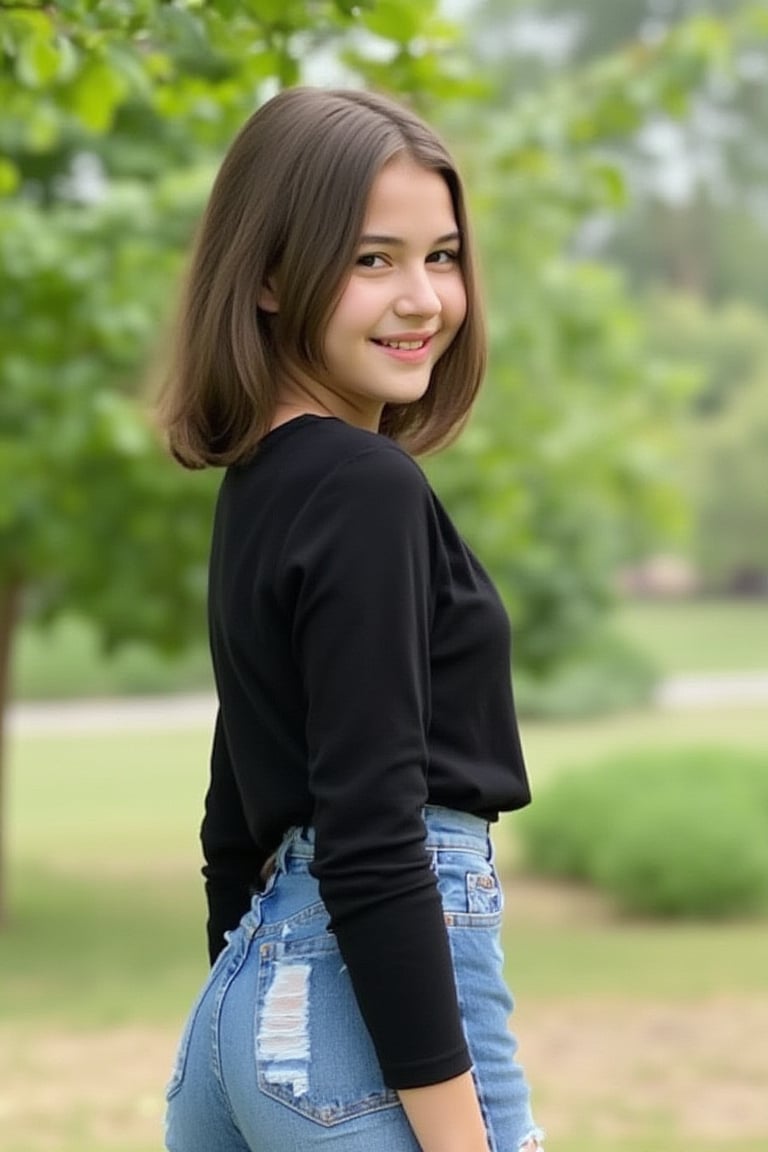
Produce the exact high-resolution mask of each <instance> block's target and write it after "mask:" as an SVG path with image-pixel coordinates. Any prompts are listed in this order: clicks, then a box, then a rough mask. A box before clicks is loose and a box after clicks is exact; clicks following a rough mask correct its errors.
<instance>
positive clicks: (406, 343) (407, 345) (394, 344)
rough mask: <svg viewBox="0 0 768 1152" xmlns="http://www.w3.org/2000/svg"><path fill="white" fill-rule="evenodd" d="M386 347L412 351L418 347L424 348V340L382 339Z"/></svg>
mask: <svg viewBox="0 0 768 1152" xmlns="http://www.w3.org/2000/svg"><path fill="white" fill-rule="evenodd" d="M380 343H381V344H383V345H384V347H385V348H399V349H400V350H401V351H403V352H412V351H414V350H415V349H416V348H423V347H424V341H423V340H381V341H380Z"/></svg>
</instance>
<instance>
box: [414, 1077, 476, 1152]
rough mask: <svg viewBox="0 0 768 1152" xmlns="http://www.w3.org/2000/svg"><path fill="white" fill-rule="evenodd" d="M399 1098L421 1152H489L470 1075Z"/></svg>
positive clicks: (445, 1081)
mask: <svg viewBox="0 0 768 1152" xmlns="http://www.w3.org/2000/svg"><path fill="white" fill-rule="evenodd" d="M398 1095H399V1097H400V1103H401V1104H402V1105H403V1108H404V1109H405V1114H406V1116H407V1117H408V1122H409V1124H410V1125H411V1128H413V1131H414V1134H415V1136H416V1139H417V1140H418V1142H419V1144H420V1145H421V1148H422V1152H488V1137H487V1135H486V1131H485V1124H484V1122H483V1117H482V1113H481V1112H480V1105H479V1103H478V1100H477V1093H476V1092H475V1084H474V1081H473V1079H472V1073H471V1072H464V1073H463V1074H462V1075H461V1076H456V1077H454V1079H453V1080H444V1081H443V1082H442V1083H441V1084H431V1085H429V1086H428V1087H426V1088H402V1089H400V1091H399V1093H398Z"/></svg>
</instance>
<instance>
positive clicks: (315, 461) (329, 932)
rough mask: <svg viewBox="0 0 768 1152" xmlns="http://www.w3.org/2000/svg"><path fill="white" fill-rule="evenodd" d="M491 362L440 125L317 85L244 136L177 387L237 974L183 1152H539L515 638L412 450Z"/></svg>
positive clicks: (209, 844)
mask: <svg viewBox="0 0 768 1152" xmlns="http://www.w3.org/2000/svg"><path fill="white" fill-rule="evenodd" d="M484 364H485V343H484V334H483V321H482V312H481V306H480V301H479V296H478V289H477V285H476V278H475V271H474V262H473V253H472V247H471V241H470V236H469V229H468V222H467V215H466V206H465V199H464V193H463V191H462V186H461V183H460V180H459V177H458V175H457V173H456V169H455V167H454V165H453V163H452V161H451V159H450V157H449V155H448V154H447V152H446V151H445V148H444V147H443V145H442V144H441V143H440V141H439V140H438V139H437V138H436V137H435V135H434V133H433V132H432V131H431V130H430V129H429V128H428V127H427V126H426V125H425V124H423V123H422V122H421V121H420V120H419V119H418V118H417V117H416V116H414V115H413V114H412V113H411V112H409V111H406V110H405V109H404V108H402V107H400V106H398V105H397V104H394V103H392V102H390V101H389V100H386V99H383V98H382V97H380V96H374V95H371V94H369V93H365V92H361V91H321V90H314V89H308V88H296V89H292V90H289V91H286V92H283V93H281V94H280V95H278V96H276V97H275V98H274V99H273V100H270V101H269V102H268V103H267V104H265V105H264V106H263V107H262V108H260V109H259V110H258V111H257V112H256V113H255V115H254V116H252V117H251V119H250V120H249V121H248V123H247V124H246V125H245V127H244V128H243V129H242V131H241V132H240V134H239V136H238V137H237V139H236V140H235V141H234V143H233V145H232V147H231V149H230V151H229V153H228V155H227V157H226V159H225V160H224V163H223V166H222V168H221V171H220V173H219V176H218V179H217V181H216V184H215V187H214V189H213V193H212V196H211V200H210V203H209V205H208V209H207V213H206V216H205V219H204V221H203V225H202V231H201V234H200V238H199V242H198V246H197V251H196V255H195V259H194V263H193V266H192V270H191V275H190V280H189V286H188V290H187V295H186V300H185V303H184V306H183V311H182V318H181V328H180V338H179V342H178V349H177V353H176V361H175V365H174V369H173V372H172V374H171V377H170V379H169V383H168V386H167V389H166V392H165V395H164V400H163V412H164V421H165V425H166V427H167V430H168V435H169V439H170V446H171V449H172V451H173V453H174V455H175V456H176V458H177V459H178V460H179V461H180V462H181V463H182V464H184V465H185V466H187V467H189V468H200V467H204V466H206V465H224V466H226V467H227V471H226V474H225V477H224V481H223V484H222V487H221V491H220V496H219V500H218V505H217V510H216V517H215V525H214V532H213V542H212V551H211V562H210V584H209V622H210V639H211V650H212V655H213V665H214V670H215V676H216V685H217V690H218V700H219V711H218V716H217V720H216V726H215V732H214V736H213V751H212V758H211V777H210V785H209V789H208V793H207V797H206V805H205V817H204V820H203V826H202V845H203V851H204V856H205V861H206V863H205V867H204V869H203V871H204V874H205V877H206V890H207V896H208V905H209V921H208V936H209V948H210V957H211V961H212V962H213V968H212V971H211V974H210V976H209V978H208V980H207V982H206V985H205V987H204V989H203V990H202V992H201V994H200V996H199V998H198V1000H197V1002H196V1004H195V1006H194V1008H193V1010H192V1012H191V1015H190V1017H189V1019H188V1022H187V1025H186V1027H185V1030H184V1033H183V1036H182V1040H181V1044H180V1048H179V1052H178V1055H177V1059H176V1064H175V1068H174V1072H173V1077H172V1079H171V1082H170V1085H169V1088H168V1117H167V1147H168V1149H170V1152H247V1150H249V1149H250V1150H252V1152H312V1150H313V1149H320V1148H323V1149H326V1148H333V1149H339V1152H416V1150H418V1149H421V1150H422V1152H489V1149H490V1150H491V1152H521V1150H524V1152H533V1150H534V1149H539V1148H540V1147H541V1144H540V1137H541V1134H540V1132H539V1130H538V1129H537V1128H536V1126H535V1124H534V1122H533V1119H532V1116H531V1112H530V1108H529V1093H528V1088H527V1085H526V1083H525V1080H524V1077H523V1074H522V1071H521V1069H520V1067H519V1066H518V1065H517V1064H516V1063H515V1059H514V1056H515V1047H516V1045H515V1041H514V1039H513V1038H512V1036H511V1034H510V1033H509V1031H508V1027H507V1025H508V1016H509V1013H510V1011H511V1007H512V1005H511V1000H510V997H509V994H508V992H507V990H506V988H505V986H504V982H503V976H502V956H501V950H500V947H499V928H500V920H501V891H500V888H499V883H498V879H497V877H496V874H495V871H494V867H493V862H492V854H491V848H490V845H489V840H488V822H489V821H492V820H495V819H496V817H497V815H498V812H499V811H500V810H509V809H515V808H520V807H522V806H523V805H525V804H527V803H528V800H529V792H528V784H527V781H526V775H525V768H524V764H523V757H522V753H521V749H520V742H519V737H518V730H517V724H516V720H515V712H514V706H513V701H512V693H511V688H510V680H509V628H508V624H507V619H506V616H505V613H504V610H503V608H502V605H501V602H500V600H499V598H498V596H497V594H496V592H495V590H494V588H493V586H492V584H491V583H490V581H489V579H488V577H487V575H486V574H485V572H484V571H483V569H482V568H481V567H480V565H479V564H478V562H477V560H476V559H475V557H474V556H473V555H472V553H471V552H470V551H469V549H468V548H467V546H466V545H465V544H464V542H463V541H462V539H461V538H460V536H459V535H458V533H457V532H456V529H455V528H454V526H453V525H452V523H451V521H450V520H449V518H448V516H447V515H446V513H445V511H444V510H443V508H442V507H441V505H440V503H439V502H438V500H437V498H436V497H435V495H434V493H433V492H432V491H431V489H430V487H429V485H428V483H427V480H426V479H425V476H424V474H423V472H422V471H421V470H420V469H419V467H418V466H417V464H416V463H415V462H414V460H413V455H414V454H418V453H422V452H425V451H427V450H429V449H434V448H435V447H436V446H439V445H442V444H444V443H446V442H447V441H448V440H450V439H451V438H452V437H453V436H455V435H456V433H457V431H458V430H459V429H460V427H461V426H462V424H463V423H464V421H465V419H466V417H467V414H468V412H469V409H470V406H471V404H472V401H473V399H474V398H475V395H476V393H477V389H478V386H479V384H480V381H481V376H482V374H483V370H484Z"/></svg>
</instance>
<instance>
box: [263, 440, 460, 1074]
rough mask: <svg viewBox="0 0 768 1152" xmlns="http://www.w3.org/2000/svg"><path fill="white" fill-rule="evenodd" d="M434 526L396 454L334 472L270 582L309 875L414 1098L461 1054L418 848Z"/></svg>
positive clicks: (435, 897) (440, 932)
mask: <svg viewBox="0 0 768 1152" xmlns="http://www.w3.org/2000/svg"><path fill="white" fill-rule="evenodd" d="M438 551H439V540H438V530H437V528H436V524H435V513H434V508H433V506H432V501H431V495H430V492H429V488H428V486H427V484H426V481H425V479H424V477H423V475H422V474H421V473H420V471H419V470H418V468H417V467H416V466H415V465H414V464H413V462H412V461H411V460H409V459H408V458H407V457H406V456H405V455H404V454H403V453H401V452H399V451H398V450H396V449H394V448H386V447H381V448H376V449H374V450H371V451H369V452H363V453H360V455H359V456H356V457H353V458H351V459H350V458H347V459H346V460H345V461H344V462H343V463H342V464H340V465H339V466H337V467H336V468H334V469H332V470H331V471H330V472H329V474H328V475H327V477H326V479H325V480H324V481H323V483H322V484H321V485H320V486H318V488H317V489H316V490H315V492H314V493H313V496H312V498H311V500H310V501H309V502H308V503H307V505H306V506H305V509H304V511H303V513H302V515H301V517H299V518H298V520H297V521H295V522H294V524H293V526H292V529H291V532H290V534H289V537H288V539H287V541H286V548H285V552H284V563H285V569H284V572H283V575H282V578H281V586H282V587H283V588H284V589H286V590H289V592H290V595H291V596H292V598H293V602H292V603H291V604H289V605H288V606H287V611H288V613H289V614H290V615H291V616H292V617H293V619H294V622H295V623H294V638H293V639H294V651H295V654H296V659H297V662H298V664H299V666H300V668H301V671H302V677H303V680H304V685H305V692H306V699H307V723H306V734H307V749H308V762H309V782H310V788H311V791H312V795H313V800H314V815H313V824H314V826H315V829H316V849H315V861H314V864H313V872H314V874H315V875H316V876H317V878H318V880H319V883H320V891H321V894H322V896H323V899H324V901H325V904H326V906H327V908H328V911H329V914H330V918H331V923H330V927H331V929H332V930H333V931H334V932H335V934H336V937H337V940H338V944H339V948H340V950H341V952H342V955H343V957H344V960H345V963H346V966H347V969H348V971H349V974H350V978H351V980H352V984H353V987H354V990H355V995H356V997H357V1001H358V1004H359V1006H360V1010H361V1013H362V1016H363V1019H364V1020H365V1023H366V1025H367V1027H368V1031H369V1033H370V1035H371V1038H372V1040H373V1043H374V1047H375V1049H376V1052H377V1055H378V1058H379V1063H380V1064H381V1067H382V1071H383V1073H384V1078H385V1081H386V1083H387V1084H388V1085H389V1086H390V1087H393V1088H395V1089H398V1090H399V1089H402V1088H405V1089H412V1088H421V1087H422V1086H424V1085H427V1084H436V1083H439V1082H440V1081H448V1080H451V1079H452V1078H455V1077H457V1076H460V1075H461V1074H462V1073H464V1072H466V1071H467V1070H468V1069H469V1067H470V1063H471V1062H470V1058H469V1053H468V1051H467V1046H466V1041H465V1038H464V1034H463V1029H462V1025H461V1018H460V1014H459V1010H458V1003H457V996H456V986H455V978H454V973H453V963H452V959H451V954H450V948H449V944H448V937H447V932H446V928H445V921H444V916H443V909H442V903H441V900H440V895H439V893H438V891H437V884H436V877H435V875H434V872H433V871H432V868H431V861H430V859H429V857H428V854H427V853H426V851H425V849H424V838H425V829H424V822H423V818H422V810H423V807H424V804H425V803H426V802H427V798H428V789H427V765H428V741H427V732H428V727H429V722H430V708H431V703H430V701H431V685H430V631H431V620H432V611H433V599H434V574H435V568H436V563H437V559H436V558H437V554H438Z"/></svg>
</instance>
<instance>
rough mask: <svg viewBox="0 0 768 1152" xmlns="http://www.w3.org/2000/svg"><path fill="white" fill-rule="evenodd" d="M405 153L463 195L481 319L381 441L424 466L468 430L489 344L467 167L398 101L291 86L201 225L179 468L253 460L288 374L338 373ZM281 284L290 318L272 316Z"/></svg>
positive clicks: (467, 274)
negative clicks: (376, 228)
mask: <svg viewBox="0 0 768 1152" xmlns="http://www.w3.org/2000/svg"><path fill="white" fill-rule="evenodd" d="M402 154H405V155H407V156H408V157H409V158H410V159H412V160H413V161H414V162H416V163H417V164H419V165H421V166H423V167H424V168H428V169H431V170H433V171H436V172H438V173H440V175H441V176H442V177H443V179H444V180H445V182H446V184H447V186H448V189H449V191H450V195H451V200H452V203H453V210H454V213H455V216H456V222H457V225H458V228H459V231H460V234H461V245H460V267H461V270H462V273H463V277H464V283H465V287H466V294H467V313H466V318H465V320H464V322H463V324H462V326H461V328H460V329H459V332H458V333H457V335H456V337H455V338H454V340H453V342H452V343H451V345H450V346H449V348H448V349H447V350H446V352H445V353H444V354H443V356H442V357H441V358H440V360H439V361H438V362H437V364H436V365H435V367H434V369H433V372H432V376H431V380H430V384H429V387H428V389H427V391H426V392H425V394H424V396H423V397H422V398H421V399H419V400H417V401H415V402H413V403H411V404H403V405H387V406H386V407H385V408H384V411H383V414H382V419H381V424H380V429H379V430H380V432H382V433H383V434H384V435H386V436H389V437H390V438H392V439H393V440H396V441H398V442H399V443H400V444H402V446H403V447H404V448H406V449H407V450H408V451H409V452H412V453H413V454H415V455H416V454H420V453H423V452H428V451H430V450H434V449H435V448H437V447H441V446H443V445H444V444H446V443H448V442H449V441H450V440H452V439H453V438H454V437H455V436H456V435H457V434H458V432H459V430H460V429H461V427H462V425H463V424H464V423H465V421H466V419H467V417H468V415H469V410H470V408H471V405H472V402H473V401H474V399H475V396H476V395H477V391H478V388H479V386H480V383H481V380H482V377H483V374H484V371H485V362H486V337H485V326H484V321H483V311H482V306H481V302H480V299H479V289H478V284H477V275H476V264H475V253H474V250H473V246H472V240H471V237H470V230H469V221H468V219H467V210H466V203H465V194H464V190H463V188H462V184H461V180H460V178H459V175H458V172H457V171H456V167H455V165H454V163H453V161H452V159H451V157H450V155H449V154H448V152H447V150H446V148H445V147H444V145H443V144H442V142H441V141H440V139H439V138H438V137H437V136H436V135H435V133H434V132H433V131H432V129H431V128H429V127H428V126H427V125H426V124H425V123H423V121H422V120H420V119H419V117H418V116H416V115H414V114H413V113H412V112H410V111H409V110H408V109H406V108H404V107H402V106H400V105H399V104H396V103H394V102H393V101H391V100H389V99H386V98H384V97H382V96H379V95H374V94H372V93H370V92H364V91H358V90H322V89H316V88H292V89H287V90H285V91H283V92H281V93H280V94H279V95H277V96H275V97H273V99H271V100H269V101H268V102H267V103H266V104H264V105H263V106H262V107H260V108H259V109H258V110H257V111H256V112H255V113H254V114H253V116H251V118H250V119H249V120H248V121H247V122H246V124H245V125H244V127H243V128H242V129H241V131H240V132H239V134H238V136H237V137H236V138H235V140H234V142H233V143H232V145H231V147H230V149H229V151H228V153H227V155H226V157H225V158H224V161H223V163H222V166H221V169H220V171H219V173H218V176H217V178H216V181H215V183H214V186H213V190H212V193H211V196H210V200H209V202H208V206H207V209H206V212H205V214H204V217H203V220H202V223H201V227H200V230H199V234H198V238H197V243H196V247H195V250H194V253H193V258H192V264H191V267H190V271H189V275H188V280H187V283H186V289H185V293H184V296H183V299H182V304H181V309H180V314H179V320H178V327H177V333H176V343H175V349H174V352H173V359H172V362H171V367H170V371H169V373H168V376H167V378H166V381H165V385H164V388H163V390H162V393H161V396H160V405H159V415H160V420H161V423H162V425H163V426H164V428H165V430H166V433H167V436H168V442H169V447H170V449H171V452H172V453H173V455H174V456H175V457H176V459H177V460H178V461H179V462H180V463H182V464H183V465H185V466H186V467H188V468H203V467H205V466H206V465H229V464H236V463H240V462H243V461H244V460H246V459H248V457H249V456H251V455H252V454H253V452H254V451H255V449H256V448H257V446H258V442H259V440H260V439H261V437H262V436H263V435H264V434H265V433H266V432H267V431H268V430H269V426H270V423H271V421H272V418H273V415H274V410H275V406H276V403H277V395H278V389H279V384H280V378H281V372H282V371H283V370H284V369H285V367H286V366H288V365H294V366H297V367H300V368H302V369H304V370H305V371H309V372H310V373H311V372H312V370H313V369H317V368H318V367H322V366H323V339H324V332H325V327H326V324H327V322H328V320H329V318H330V316H331V315H332V313H333V310H334V308H335V306H336V304H337V302H338V300H339V297H340V296H341V294H342V292H343V290H344V287H345V285H346V283H347V280H348V278H349V276H350V274H351V270H352V268H353V266H354V261H355V256H356V253H357V246H358V241H359V237H360V235H361V232H362V229H363V225H364V219H365V212H366V203H367V200H368V196H369V193H370V190H371V186H372V184H373V182H374V180H375V179H376V176H377V175H378V173H379V172H380V171H381V169H382V167H383V166H384V165H385V164H386V163H387V162H388V161H389V160H391V159H393V158H394V157H395V156H398V155H402ZM272 278H274V279H275V280H276V281H277V282H279V293H280V306H279V310H278V311H277V312H276V313H272V312H268V311H266V310H264V309H262V308H260V307H259V299H260V297H261V298H262V299H263V296H262V292H263V289H264V286H265V285H266V284H268V283H269V281H270V280H271V279H272Z"/></svg>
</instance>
